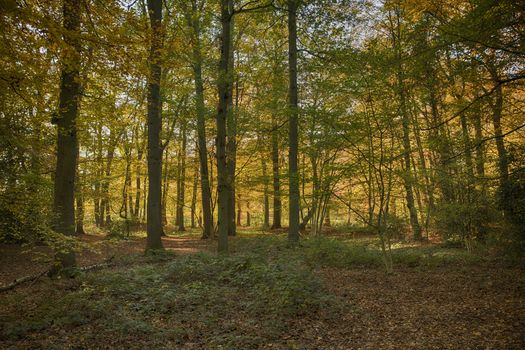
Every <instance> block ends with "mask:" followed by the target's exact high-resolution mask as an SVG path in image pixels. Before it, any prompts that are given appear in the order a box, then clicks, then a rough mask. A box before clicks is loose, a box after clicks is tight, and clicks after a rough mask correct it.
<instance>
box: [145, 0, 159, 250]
mask: <svg viewBox="0 0 525 350" xmlns="http://www.w3.org/2000/svg"><path fill="white" fill-rule="evenodd" d="M148 12H149V18H150V25H151V47H150V54H149V76H148V205H147V210H148V213H147V233H148V239H147V244H146V250H155V249H162V248H163V247H162V240H161V236H162V234H163V229H162V211H161V205H162V204H161V201H162V195H161V193H162V148H161V144H160V130H161V126H162V120H161V111H162V101H161V96H160V86H161V77H162V67H161V55H162V52H161V50H162V0H148Z"/></svg>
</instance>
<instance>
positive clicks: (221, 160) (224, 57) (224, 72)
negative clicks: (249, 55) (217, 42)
mask: <svg viewBox="0 0 525 350" xmlns="http://www.w3.org/2000/svg"><path fill="white" fill-rule="evenodd" d="M232 15H233V1H232V0H221V25H222V31H221V58H220V64H219V78H218V95H219V96H218V98H219V106H218V110H217V141H216V145H217V146H216V148H217V150H216V152H217V190H218V217H217V227H218V236H219V242H218V251H219V253H221V254H224V253H228V227H229V224H228V223H229V219H230V215H229V210H228V202H229V200H230V196H231V187H232V186H231V184H232V183H231V174H229V171H228V170H229V169H228V157H227V156H228V155H227V154H226V134H227V130H226V123H227V119H228V113H230V112H231V111H229V108H228V107H229V106H230V100H231V94H230V92H231V90H230V84H231V83H230V82H231V71H230V69H231V65H230V58H231V54H230V50H231V33H232V22H231V18H232Z"/></svg>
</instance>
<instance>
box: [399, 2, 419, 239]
mask: <svg viewBox="0 0 525 350" xmlns="http://www.w3.org/2000/svg"><path fill="white" fill-rule="evenodd" d="M396 15H397V16H396V20H397V26H396V28H395V33H394V28H392V30H393V32H392V34H393V35H392V37H393V39H394V50H395V51H396V59H397V89H398V91H397V93H398V94H399V104H400V105H399V112H400V114H401V118H402V119H401V120H402V126H403V159H404V171H405V174H404V176H403V182H404V186H405V191H406V201H407V209H408V212H409V216H410V225H411V226H412V234H413V237H414V239H415V240H421V238H422V236H421V227H420V226H419V220H418V216H417V209H416V206H415V203H414V191H413V187H412V181H413V177H412V171H411V170H412V167H411V161H410V156H411V153H412V148H411V145H410V118H409V116H408V110H407V106H406V100H407V96H406V89H405V82H404V76H403V66H402V61H401V60H402V55H401V42H400V40H401V31H400V30H401V29H400V14H399V8H398V9H396Z"/></svg>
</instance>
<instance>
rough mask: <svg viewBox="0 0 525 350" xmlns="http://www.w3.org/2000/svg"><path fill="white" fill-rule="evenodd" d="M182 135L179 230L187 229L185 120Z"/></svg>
mask: <svg viewBox="0 0 525 350" xmlns="http://www.w3.org/2000/svg"><path fill="white" fill-rule="evenodd" d="M181 134H182V135H181V136H182V140H181V143H182V145H181V146H182V147H181V155H180V158H179V159H180V171H179V179H178V181H179V186H178V191H177V213H176V216H177V223H178V230H179V231H186V227H184V202H185V189H186V188H185V187H186V186H185V183H186V143H187V137H186V123H185V122H183V124H182V130H181Z"/></svg>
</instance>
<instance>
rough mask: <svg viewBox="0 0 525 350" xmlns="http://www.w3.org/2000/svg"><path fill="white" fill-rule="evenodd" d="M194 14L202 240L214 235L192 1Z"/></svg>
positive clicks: (192, 21) (196, 34) (196, 32)
mask: <svg viewBox="0 0 525 350" xmlns="http://www.w3.org/2000/svg"><path fill="white" fill-rule="evenodd" d="M191 6H192V12H191V14H188V15H187V16H186V19H187V21H188V24H189V25H190V26H191V27H192V29H193V40H192V46H193V50H192V51H193V78H194V82H195V108H196V114H197V138H198V150H199V163H200V180H201V181H200V182H201V207H202V217H203V226H202V238H211V236H212V234H213V216H212V210H211V190H210V180H209V179H210V178H209V172H208V150H207V147H206V115H205V108H204V86H203V82H202V61H203V59H202V52H201V41H200V24H199V18H200V16H199V15H197V4H196V3H195V1H192V4H191Z"/></svg>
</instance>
